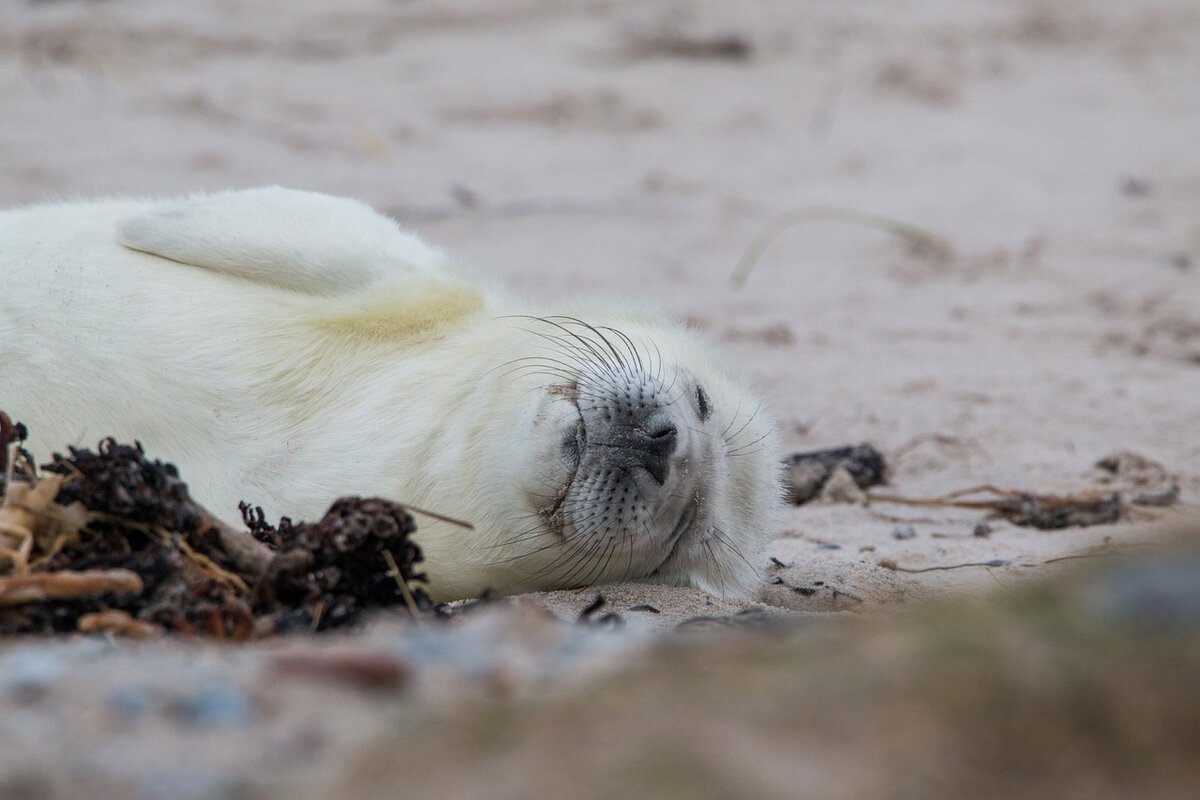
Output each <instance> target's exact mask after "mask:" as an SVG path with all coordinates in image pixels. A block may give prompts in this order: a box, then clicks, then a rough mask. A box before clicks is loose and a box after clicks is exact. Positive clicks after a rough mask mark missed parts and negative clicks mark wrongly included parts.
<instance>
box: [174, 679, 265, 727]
mask: <svg viewBox="0 0 1200 800" xmlns="http://www.w3.org/2000/svg"><path fill="white" fill-rule="evenodd" d="M170 711H171V713H172V715H173V716H174V717H175V718H176V719H178V720H179V721H180V722H183V723H185V724H188V725H201V726H212V727H234V726H238V725H245V724H246V723H248V722H249V721H250V718H251V716H252V714H253V707H252V704H251V702H250V699H249V698H248V697H247V696H246V693H245V692H243V691H242V690H241V689H238V688H237V687H234V686H226V685H222V684H211V685H209V686H201V687H200V688H198V689H197V690H196V691H195V692H193V693H191V694H189V695H187V696H184V697H179V698H176V699H175V700H174V701H173V702H171V704H170Z"/></svg>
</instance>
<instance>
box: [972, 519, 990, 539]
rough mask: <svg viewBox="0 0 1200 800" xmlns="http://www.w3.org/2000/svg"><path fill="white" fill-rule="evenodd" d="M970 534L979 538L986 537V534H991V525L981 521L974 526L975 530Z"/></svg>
mask: <svg viewBox="0 0 1200 800" xmlns="http://www.w3.org/2000/svg"><path fill="white" fill-rule="evenodd" d="M971 535H973V536H978V537H979V538H981V539H986V538H987V537H988V536H991V535H992V526H991V525H988V524H987V523H986V522H981V523H979V524H978V525H976V526H975V530H973V531H972V532H971Z"/></svg>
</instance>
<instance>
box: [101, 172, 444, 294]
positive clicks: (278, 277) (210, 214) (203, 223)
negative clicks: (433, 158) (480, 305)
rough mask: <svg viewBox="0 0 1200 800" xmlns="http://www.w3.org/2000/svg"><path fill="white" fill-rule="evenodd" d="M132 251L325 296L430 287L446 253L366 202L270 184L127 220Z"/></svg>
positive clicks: (124, 228)
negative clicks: (380, 288)
mask: <svg viewBox="0 0 1200 800" xmlns="http://www.w3.org/2000/svg"><path fill="white" fill-rule="evenodd" d="M117 240H118V241H119V242H120V243H121V244H122V245H124V246H125V247H128V248H130V249H133V250H139V251H141V252H144V253H149V254H150V255H155V256H160V257H162V258H166V259H170V260H171V261H176V262H179V263H181V264H187V265H190V266H193V267H200V268H202V269H210V270H213V271H216V272H220V273H224V274H227V275H231V276H235V277H239V278H243V279H245V280H250V281H254V282H257V283H263V284H267V285H270V286H275V287H278V288H281V289H288V290H291V291H294V292H299V293H303V294H312V295H319V296H326V297H333V296H343V295H346V294H351V293H355V292H358V291H362V290H365V289H368V288H370V287H373V286H380V285H388V286H391V287H393V288H399V286H400V285H402V284H404V283H406V282H408V281H409V280H411V279H414V278H416V279H418V283H419V284H423V285H428V283H429V282H430V280H436V278H437V277H438V276H439V274H440V273H442V272H444V270H445V268H446V264H447V259H446V257H445V256H444V255H442V253H441V252H440V251H439V250H437V249H436V248H433V247H430V246H429V245H427V244H425V243H424V242H422V241H421V240H420V239H418V238H417V237H415V236H413V235H411V234H408V233H405V232H404V231H402V230H401V229H400V227H399V226H398V225H397V224H396V223H395V222H394V221H393V220H391V219H388V218H387V217H385V216H383V215H382V214H380V213H378V212H377V211H375V210H374V209H373V208H371V207H370V206H368V205H367V204H365V203H361V202H359V201H357V200H349V199H346V198H342V197H330V196H329V195H324V194H317V193H315V192H302V191H297V190H295V189H284V188H281V187H278V186H270V187H264V188H259V189H244V190H238V191H229V192H218V193H215V194H205V195H194V196H192V197H189V198H187V199H184V200H178V201H171V202H164V203H162V204H160V205H156V206H153V207H151V208H150V209H148V210H147V211H145V212H143V213H140V214H137V215H136V216H133V217H129V218H127V219H125V220H122V221H121V222H120V223H119V224H118V226H117Z"/></svg>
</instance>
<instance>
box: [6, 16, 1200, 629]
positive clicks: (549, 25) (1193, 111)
mask: <svg viewBox="0 0 1200 800" xmlns="http://www.w3.org/2000/svg"><path fill="white" fill-rule="evenodd" d="M1060 8H1061V4H1058V3H1054V2H1051V1H1050V0H1044V1H1043V2H1034V1H1033V0H1029V1H1027V2H1021V1H1019V0H1013V1H1012V2H985V3H972V4H964V3H960V2H955V1H954V0H912V1H911V2H899V1H896V2H884V1H883V0H880V1H879V2H862V3H852V4H851V3H842V2H834V1H833V0H830V1H829V2H807V3H787V2H774V3H755V4H752V5H751V4H742V3H723V2H719V0H704V1H700V2H682V1H681V2H675V3H670V4H666V3H635V2H627V3H617V2H612V3H607V2H579V3H568V2H557V1H556V0H545V2H513V3H504V4H495V3H489V2H483V0H471V1H470V2H466V1H464V2H455V3H452V4H451V3H445V4H436V3H431V2H390V1H388V0H346V2H343V3H340V4H337V6H336V10H335V6H333V5H331V4H326V3H320V2H291V3H288V4H286V10H284V9H283V7H282V6H280V4H278V3H271V2H265V1H264V2H243V3H234V2H222V0H204V1H203V2H200V1H197V2H192V3H172V4H168V3H155V2H150V1H149V0H145V1H144V2H135V1H132V0H112V1H111V2H39V3H24V2H21V3H18V2H10V3H6V4H3V5H0V203H3V204H5V205H8V204H16V203H27V202H34V201H39V200H43V199H47V198H54V197H75V196H81V195H96V194H110V193H132V194H145V193H177V192H186V191H190V190H195V189H216V188H226V187H234V186H250V185H256V184H264V183H281V184H286V185H290V186H296V187H299V188H307V189H316V190H322V191H327V192H333V193H342V194H348V195H352V196H356V197H360V198H363V199H365V200H368V201H370V202H372V203H374V204H376V205H377V206H379V207H380V208H382V209H384V210H386V211H388V212H390V213H392V214H394V215H396V216H397V217H398V218H399V219H401V220H402V221H404V222H406V223H407V224H409V225H410V226H411V227H412V228H413V229H415V230H416V231H418V232H419V233H420V234H422V235H423V236H425V237H427V238H428V239H430V240H432V241H434V242H436V243H438V244H439V245H441V246H443V247H445V248H446V249H447V250H448V251H450V252H452V253H456V254H459V255H460V256H461V257H462V258H464V259H465V260H467V261H469V262H471V263H473V264H476V265H478V266H480V267H481V268H484V269H486V270H487V271H490V272H492V273H494V274H495V275H497V276H498V277H500V278H501V279H503V280H504V281H506V282H508V283H510V284H512V285H514V286H516V287H518V288H520V289H522V290H525V291H527V292H529V293H531V294H534V295H537V296H539V297H558V296H563V295H566V294H569V293H573V292H584V293H611V294H619V293H622V292H627V291H628V290H629V287H631V286H634V285H636V286H637V287H639V289H638V291H639V293H640V294H643V295H645V296H648V297H651V298H653V299H654V300H655V301H656V302H658V303H660V304H661V305H662V306H663V307H664V308H665V309H666V310H668V311H670V312H673V313H675V314H678V315H680V316H682V317H686V318H689V319H691V320H692V321H694V323H695V324H696V325H697V326H699V327H700V328H701V329H703V330H704V331H705V332H707V333H708V334H709V335H711V336H712V337H713V338H715V339H716V340H718V341H719V342H720V343H721V344H722V346H723V347H724V349H725V350H726V351H727V352H728V354H729V355H730V357H731V358H732V359H733V360H734V361H736V362H737V363H739V364H741V365H743V366H744V368H745V369H746V370H748V371H749V372H750V373H751V375H752V376H753V377H754V378H755V379H756V380H757V381H758V382H759V384H760V385H761V386H762V388H763V390H764V393H765V395H766V400H767V405H768V407H769V408H770V410H771V412H772V413H773V414H774V415H775V416H776V418H777V419H778V421H779V424H780V426H781V430H782V434H783V439H784V441H785V443H786V446H787V447H788V449H789V450H790V451H791V450H803V449H812V448H817V447H825V446H832V445H839V444H844V443H854V442H860V441H866V442H871V443H873V444H875V445H876V446H877V447H879V448H880V449H881V450H882V451H884V453H885V454H886V455H888V456H889V457H890V458H891V461H892V466H893V476H892V485H891V486H890V487H889V488H888V491H891V492H895V493H900V494H905V495H909V496H928V495H934V494H939V493H943V492H949V491H953V490H958V489H963V488H967V487H970V486H974V485H977V484H983V483H991V484H997V485H1001V486H1006V487H1012V488H1021V489H1029V490H1036V491H1054V490H1068V489H1072V488H1086V487H1089V486H1095V485H1096V484H1095V482H1094V480H1093V479H1091V478H1089V477H1087V473H1088V471H1089V470H1090V468H1091V466H1092V464H1093V463H1094V462H1095V461H1096V460H1097V459H1098V458H1100V457H1102V456H1105V455H1107V454H1109V453H1111V452H1113V451H1116V450H1131V451H1134V452H1136V453H1139V454H1141V455H1143V456H1146V457H1148V458H1150V459H1153V460H1155V461H1157V462H1159V463H1161V464H1162V465H1164V466H1165V467H1166V469H1167V470H1168V471H1170V472H1172V473H1174V474H1175V475H1176V476H1177V477H1178V481H1179V484H1180V487H1181V490H1182V498H1183V503H1182V504H1181V506H1180V507H1179V508H1180V509H1181V510H1183V511H1185V512H1186V511H1187V510H1189V509H1193V510H1194V505H1193V504H1194V501H1195V498H1196V497H1197V491H1198V490H1200V435H1198V434H1200V158H1198V157H1197V142H1200V93H1198V92H1197V91H1196V87H1197V86H1198V85H1200V46H1197V45H1198V43H1200V7H1198V6H1197V5H1196V4H1195V3H1194V2H1191V0H1140V1H1139V2H1137V3H1129V2H1120V1H1119V0H1092V1H1091V2H1083V3H1077V4H1071V7H1070V8H1069V9H1062V10H1058V9H1060ZM671 29H676V30H679V31H682V32H684V33H685V34H687V35H688V36H693V37H701V38H702V37H706V36H712V35H721V34H726V33H730V32H734V33H737V34H739V35H740V36H742V37H743V38H744V40H745V41H746V42H749V43H750V44H751V45H752V47H753V52H752V54H751V56H750V57H749V58H748V59H746V60H744V61H743V60H725V59H703V58H688V57H680V56H678V55H661V54H660V55H656V54H653V53H647V52H646V50H645V48H639V46H638V43H639V42H643V43H644V41H645V39H646V38H647V37H649V36H653V35H655V34H658V33H662V32H663V31H668V30H671ZM813 208H833V209H838V210H841V211H850V212H858V213H868V214H878V215H883V216H885V217H888V218H893V219H895V220H899V221H903V222H906V223H910V224H913V225H916V226H919V227H920V228H922V229H924V230H926V231H928V232H930V233H932V234H935V235H936V236H938V237H941V238H942V239H943V240H944V242H945V243H946V244H947V247H946V248H945V249H943V250H939V251H936V252H928V251H926V252H920V251H916V252H914V251H913V249H912V248H910V247H909V246H908V245H907V244H906V243H905V242H904V241H902V240H900V239H898V238H897V237H895V236H892V235H890V234H889V233H887V232H884V231H882V230H879V229H877V228H875V227H871V226H866V225H862V224H852V223H847V222H844V221H838V220H834V219H827V218H814V219H810V220H808V221H806V222H804V223H801V224H798V225H797V226H796V227H794V228H792V229H789V230H787V231H785V232H784V233H782V234H781V235H780V236H779V237H778V239H777V240H776V241H774V242H773V243H772V244H771V245H770V246H769V247H768V248H767V250H766V251H765V253H764V255H763V256H762V258H761V260H760V261H759V262H758V263H757V265H756V266H755V268H754V270H753V272H752V273H751V274H750V277H749V280H748V281H747V283H746V285H745V287H744V288H741V289H735V288H732V287H731V285H730V280H729V279H730V275H731V273H732V272H733V270H734V268H735V265H736V264H737V263H738V261H739V258H740V257H741V256H742V255H743V253H744V252H745V251H746V249H747V247H748V246H749V244H750V242H751V241H752V240H753V238H754V237H755V236H756V235H757V234H758V233H759V232H760V231H762V230H763V228H764V226H766V225H767V224H768V222H769V221H771V220H772V219H774V218H776V217H777V216H779V215H781V214H785V213H789V212H797V211H802V210H805V209H813ZM0 246H2V243H0ZM2 301H3V298H0V302H2ZM0 400H2V397H0ZM0 405H2V402H0ZM156 455H161V456H162V457H165V458H169V457H170V454H156ZM980 518H981V515H980V514H979V513H977V512H963V511H955V512H946V511H934V510H927V509H915V508H905V507H900V506H882V505H876V506H873V507H871V508H864V507H860V506H855V505H823V504H816V505H809V506H805V507H802V508H798V509H791V510H789V511H788V512H787V514H786V515H785V516H784V518H783V521H782V525H781V528H780V531H779V534H780V535H779V539H778V540H777V541H776V542H775V544H774V545H773V547H772V550H771V553H770V555H774V556H775V557H777V558H778V559H779V560H780V561H781V562H783V563H784V564H786V565H788V566H786V567H784V568H778V567H772V568H771V569H770V570H769V571H768V572H767V573H766V580H765V582H764V590H763V595H762V597H761V598H758V599H759V600H761V601H763V602H764V603H766V604H767V605H768V606H769V607H770V608H771V609H774V608H776V607H785V608H793V609H802V610H812V611H827V610H853V609H856V608H870V607H878V606H881V605H883V606H887V605H891V604H894V603H896V602H898V601H905V600H909V599H912V598H916V597H920V596H923V595H925V594H928V593H929V592H931V591H937V590H941V589H946V588H955V589H959V588H970V589H982V588H984V587H997V586H1000V587H1004V586H1009V585H1011V584H1012V583H1013V582H1016V581H1019V580H1020V579H1021V578H1022V577H1023V576H1026V575H1030V574H1035V573H1039V572H1042V571H1043V570H1041V569H1039V568H1037V567H1036V566H1025V565H1037V564H1040V563H1042V562H1044V561H1047V560H1049V559H1052V558H1057V557H1061V556H1064V555H1072V554H1079V553H1085V552H1088V551H1089V550H1090V549H1091V548H1094V547H1097V546H1103V545H1105V543H1106V542H1108V544H1109V545H1116V546H1126V545H1128V544H1137V543H1139V542H1141V541H1144V540H1145V537H1146V534H1145V528H1144V527H1139V525H1138V524H1132V523H1129V524H1121V525H1113V526H1098V527H1092V528H1087V529H1070V530H1065V531H1054V532H1045V531H1037V530H1032V529H1024V528H1018V527H1015V526H1013V525H1010V524H1004V523H1001V524H997V525H995V526H994V530H993V532H992V533H991V535H990V536H988V537H986V538H981V537H975V536H973V535H972V531H973V529H974V527H975V524H976V523H977V522H978V521H979V520H980ZM904 524H911V525H912V526H913V528H914V530H915V532H916V536H915V537H913V538H909V539H904V540H899V539H896V538H894V537H893V530H894V529H895V528H896V527H897V526H899V525H904ZM1110 537H1111V538H1110ZM831 544H835V545H838V549H830V548H829V545H831ZM881 559H891V560H893V561H894V562H896V563H897V564H900V565H902V566H906V567H914V568H920V567H928V566H945V565H952V564H957V563H965V562H986V561H991V560H993V559H1001V560H1004V561H1007V562H1010V564H1009V565H1007V566H1002V567H996V568H979V567H975V568H966V569H961V570H953V571H935V572H926V573H919V574H910V573H897V572H893V571H890V570H887V569H885V568H883V567H881V566H879V564H878V562H879V561H880V560H881ZM764 566H766V565H765V564H764ZM774 578H782V579H783V580H784V581H785V582H786V583H787V584H790V585H792V586H803V587H816V588H818V589H819V590H818V591H815V592H813V593H811V594H800V593H797V592H795V591H793V590H792V589H789V588H787V586H785V585H781V584H772V583H771V582H770V581H771V580H772V579H774ZM816 581H822V582H823V584H822V585H820V586H817V585H816V583H815V582H816ZM835 588H836V589H838V593H837V594H835V593H834V591H833V589H835ZM600 591H602V592H606V593H607V594H609V595H610V596H611V597H612V598H613V599H614V601H616V602H613V603H612V606H613V607H617V606H620V607H628V606H630V605H637V604H638V603H639V602H643V603H650V604H652V605H654V606H656V607H659V608H660V610H662V611H664V612H665V613H666V614H668V615H669V619H670V620H672V621H676V620H678V619H682V618H684V617H686V616H691V615H693V614H695V613H702V614H703V613H708V611H711V610H712V607H710V606H706V605H705V601H704V599H703V598H698V597H697V596H696V595H695V593H691V592H686V591H669V590H663V589H661V588H653V587H651V588H638V587H635V588H631V587H627V586H626V587H620V588H613V589H601V590H600ZM594 595H595V590H586V591H582V592H577V593H554V594H551V595H549V596H547V597H545V598H543V599H542V602H543V603H544V604H546V605H548V606H550V607H551V608H552V609H554V610H556V611H557V612H558V613H560V614H562V615H563V616H566V617H573V616H574V615H575V614H577V613H578V611H579V609H580V608H582V607H583V606H585V605H587V602H589V601H590V600H591V598H592V597H594ZM860 600H861V602H860ZM719 608H720V609H721V611H722V613H725V612H728V611H731V610H744V609H747V608H751V609H755V608H758V609H762V608H764V606H763V605H761V604H760V603H758V602H748V603H741V604H734V605H733V606H719ZM706 609H707V610H706ZM618 610H619V608H618ZM627 616H629V615H627Z"/></svg>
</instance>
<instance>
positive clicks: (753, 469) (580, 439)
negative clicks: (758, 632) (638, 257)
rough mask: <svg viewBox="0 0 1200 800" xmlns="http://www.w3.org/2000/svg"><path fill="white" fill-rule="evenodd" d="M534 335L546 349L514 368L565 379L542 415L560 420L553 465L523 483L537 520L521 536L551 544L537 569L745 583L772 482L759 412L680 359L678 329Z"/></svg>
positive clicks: (588, 327) (569, 329) (568, 323)
mask: <svg viewBox="0 0 1200 800" xmlns="http://www.w3.org/2000/svg"><path fill="white" fill-rule="evenodd" d="M527 329H528V330H529V331H530V333H532V334H534V335H535V336H537V337H538V338H539V339H540V340H541V341H542V348H541V349H542V350H543V351H544V353H543V354H541V355H534V356H526V357H523V358H522V359H521V366H520V369H521V370H524V371H527V372H530V373H534V374H537V375H540V376H542V377H543V378H550V379H558V380H557V382H553V383H549V384H547V385H545V386H544V387H542V388H543V390H544V392H545V396H546V397H547V398H549V402H550V403H551V404H552V405H554V406H557V408H555V409H554V411H553V412H549V413H547V414H545V415H544V416H545V418H547V419H552V420H554V421H555V422H554V424H555V425H556V426H557V431H558V437H557V441H558V452H557V462H556V463H555V462H554V461H553V460H552V459H551V458H547V459H546V462H547V463H548V464H553V465H554V466H553V469H550V470H548V471H546V472H544V473H543V474H542V476H543V480H542V481H541V485H540V486H539V487H534V488H527V489H526V492H525V493H526V496H527V498H528V501H529V502H530V503H531V505H533V506H534V507H535V508H536V510H537V516H538V520H539V522H538V524H536V525H533V526H530V527H529V528H528V529H527V530H524V531H520V532H518V534H517V535H518V537H519V542H520V543H521V544H531V543H535V542H536V543H537V544H538V545H540V546H542V547H545V548H546V549H547V550H552V551H553V557H552V558H550V559H548V560H547V561H546V563H544V564H542V565H541V566H540V567H539V568H538V570H537V571H536V572H535V573H533V574H532V575H531V577H532V578H533V579H534V580H537V581H541V580H548V581H550V582H551V583H552V584H554V585H563V586H572V585H580V584H589V583H597V582H611V581H620V580H628V579H636V578H651V579H655V580H662V581H665V582H671V583H691V584H693V585H698V586H701V587H702V588H705V589H707V590H709V591H714V592H721V593H728V592H742V591H745V590H746V589H747V588H748V586H749V584H751V583H752V582H753V580H754V577H755V570H754V568H753V566H752V564H751V563H750V559H751V558H753V557H754V556H756V555H757V554H758V551H759V549H760V547H761V544H762V543H763V541H762V539H763V536H764V534H765V532H766V531H767V530H768V528H769V525H770V520H771V515H772V512H773V511H774V507H775V498H774V496H773V494H774V492H775V491H776V487H777V486H778V478H777V476H776V475H775V474H774V470H773V466H772V463H773V461H775V455H776V448H777V445H776V441H775V433H774V429H773V426H771V424H770V423H769V422H767V421H766V420H765V419H763V418H762V416H763V415H762V414H761V406H760V405H758V404H757V403H756V404H753V405H750V404H749V403H746V402H745V401H746V400H747V396H746V395H745V394H744V393H743V392H742V391H741V390H734V391H731V390H730V385H729V381H728V379H727V378H724V376H722V375H720V374H719V372H717V371H716V370H714V369H712V368H711V366H710V365H709V364H708V362H707V360H702V361H697V360H696V359H694V358H693V360H692V361H691V363H690V364H689V362H687V361H684V360H678V359H677V358H674V357H673V356H675V350H676V349H677V348H676V347H675V346H674V345H675V344H676V341H675V340H676V339H677V338H678V337H679V335H680V332H679V331H678V330H675V331H655V330H653V329H648V328H646V327H645V326H637V325H636V324H633V325H630V326H629V327H628V328H627V330H628V332H627V330H625V329H622V327H618V326H616V325H601V324H592V323H591V322H588V321H585V320H584V319H581V318H578V317H563V316H549V317H541V318H537V319H531V320H530V321H529V323H528V325H527ZM656 334H657V335H656ZM704 373H709V374H707V375H706V374H704ZM710 381H711V382H710ZM716 397H721V398H722V399H723V400H726V401H728V407H726V408H722V407H721V405H719V404H718V401H717V400H716V399H715V398H716Z"/></svg>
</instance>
